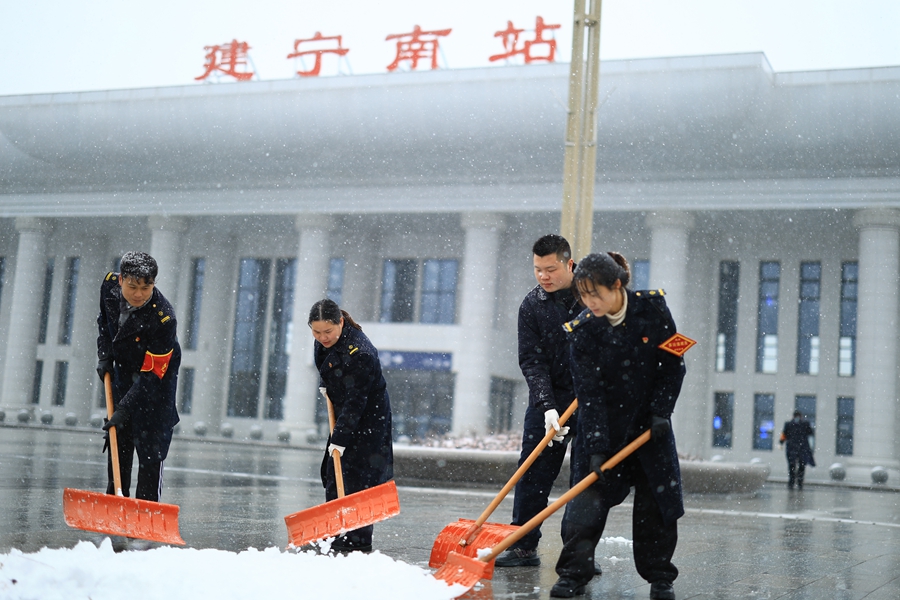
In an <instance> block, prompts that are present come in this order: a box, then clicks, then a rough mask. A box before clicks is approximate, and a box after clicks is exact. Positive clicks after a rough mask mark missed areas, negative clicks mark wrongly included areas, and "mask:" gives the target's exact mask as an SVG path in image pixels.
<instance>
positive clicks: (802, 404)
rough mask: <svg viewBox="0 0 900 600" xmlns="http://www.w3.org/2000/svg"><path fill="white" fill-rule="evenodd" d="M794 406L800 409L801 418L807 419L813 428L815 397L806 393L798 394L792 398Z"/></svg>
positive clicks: (814, 421)
mask: <svg viewBox="0 0 900 600" xmlns="http://www.w3.org/2000/svg"><path fill="white" fill-rule="evenodd" d="M794 408H795V409H796V410H799V411H800V414H802V415H803V418H804V419H806V420H807V421H809V424H810V425H812V428H813V430H815V428H816V397H815V396H807V395H798V396H797V397H796V398H795V399H794Z"/></svg>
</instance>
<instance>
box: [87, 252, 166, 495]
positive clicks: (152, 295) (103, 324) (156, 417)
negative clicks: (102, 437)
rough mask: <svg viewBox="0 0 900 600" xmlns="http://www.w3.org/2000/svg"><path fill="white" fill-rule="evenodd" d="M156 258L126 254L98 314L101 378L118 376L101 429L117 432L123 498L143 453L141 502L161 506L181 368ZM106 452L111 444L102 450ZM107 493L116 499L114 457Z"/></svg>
mask: <svg viewBox="0 0 900 600" xmlns="http://www.w3.org/2000/svg"><path fill="white" fill-rule="evenodd" d="M157 274H158V267H157V264H156V260H154V259H153V257H152V256H150V255H149V254H147V253H146V252H127V253H126V254H125V255H124V256H123V257H122V260H121V262H120V267H119V273H108V274H107V275H106V278H105V279H104V280H103V283H102V284H101V286H100V314H99V315H98V316H97V326H98V328H99V331H100V333H99V336H98V337H97V358H98V362H97V374H98V375H100V379H101V380H102V379H103V378H104V375H105V374H106V373H110V374H111V375H112V393H113V406H114V412H113V414H112V417H111V418H110V419H109V420H108V421H107V422H106V423H105V424H104V425H103V430H104V431H109V429H110V428H111V427H115V428H116V433H117V436H118V438H117V439H118V446H119V470H120V472H121V475H122V493H123V494H124V495H125V496H128V495H129V491H130V487H131V470H132V464H133V460H134V453H135V452H137V456H138V477H137V489H136V490H135V497H136V498H139V499H141V500H152V501H154V502H159V497H160V494H161V493H162V483H163V461H165V459H166V456H167V455H168V452H169V444H171V442H172V433H173V430H174V428H175V425H176V424H177V423H178V411H177V409H176V407H175V389H176V387H177V384H178V368H179V366H180V365H181V346H180V345H179V344H178V337H177V335H176V322H175V311H174V309H173V308H172V305H171V304H169V301H168V300H166V298H165V296H163V294H162V292H160V291H159V289H158V288H157V287H156V276H157ZM104 449H105V447H104ZM107 463H108V475H109V483H108V485H107V488H106V493H107V494H114V493H115V490H114V484H113V471H112V456H111V455H110V457H109V459H108V461H107Z"/></svg>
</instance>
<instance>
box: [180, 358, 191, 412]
mask: <svg viewBox="0 0 900 600" xmlns="http://www.w3.org/2000/svg"><path fill="white" fill-rule="evenodd" d="M194 376H195V371H194V368H193V367H181V369H179V370H178V391H179V392H180V393H181V402H180V403H179V407H178V412H180V413H181V414H183V415H189V414H191V409H193V407H194Z"/></svg>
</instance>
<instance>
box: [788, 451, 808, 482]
mask: <svg viewBox="0 0 900 600" xmlns="http://www.w3.org/2000/svg"><path fill="white" fill-rule="evenodd" d="M805 475H806V463H805V462H803V461H802V460H801V459H800V458H799V457H794V458H793V459H791V458H788V487H794V483H795V482H796V483H797V487H801V488H802V487H803V477H804V476H805Z"/></svg>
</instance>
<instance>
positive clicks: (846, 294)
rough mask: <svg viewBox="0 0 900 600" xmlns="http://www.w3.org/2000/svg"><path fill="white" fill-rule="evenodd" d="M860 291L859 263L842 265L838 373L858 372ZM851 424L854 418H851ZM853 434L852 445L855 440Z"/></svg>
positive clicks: (844, 375) (845, 375)
mask: <svg viewBox="0 0 900 600" xmlns="http://www.w3.org/2000/svg"><path fill="white" fill-rule="evenodd" d="M858 293H859V263H857V262H845V263H844V264H842V265H841V325H840V330H841V331H840V334H841V337H840V341H839V342H838V343H839V346H838V375H839V376H841V377H852V376H853V375H855V374H856V302H857V297H858ZM850 422H851V424H852V422H853V419H852V418H851V420H850ZM852 439H853V438H852V435H851V442H850V446H851V448H852V446H853V441H852Z"/></svg>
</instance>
